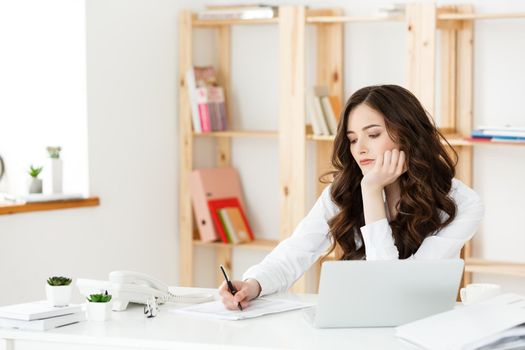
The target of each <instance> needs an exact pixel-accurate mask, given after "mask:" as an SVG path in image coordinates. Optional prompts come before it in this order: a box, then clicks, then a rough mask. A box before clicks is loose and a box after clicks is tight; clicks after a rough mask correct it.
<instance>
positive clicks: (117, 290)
mask: <svg viewBox="0 0 525 350" xmlns="http://www.w3.org/2000/svg"><path fill="white" fill-rule="evenodd" d="M77 286H78V288H79V290H80V293H82V294H83V295H85V296H88V295H89V294H93V293H95V292H98V291H100V290H107V291H108V292H109V293H110V294H111V295H112V296H113V300H114V301H113V311H123V310H126V308H127V306H128V303H130V302H131V303H138V304H146V303H147V301H148V299H151V298H152V297H154V298H155V299H156V300H157V302H158V303H159V304H163V303H165V302H174V303H202V302H205V301H211V300H213V294H211V293H196V294H183V295H174V294H172V293H170V291H169V288H168V285H167V284H165V283H163V282H161V281H160V280H158V279H155V278H153V277H151V276H149V275H146V274H144V273H140V272H133V271H113V272H111V273H110V274H109V281H97V280H88V279H77Z"/></svg>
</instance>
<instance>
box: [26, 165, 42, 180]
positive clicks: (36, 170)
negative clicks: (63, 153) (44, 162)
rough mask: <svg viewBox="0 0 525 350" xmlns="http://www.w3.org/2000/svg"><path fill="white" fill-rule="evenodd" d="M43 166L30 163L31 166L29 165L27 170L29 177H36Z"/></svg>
mask: <svg viewBox="0 0 525 350" xmlns="http://www.w3.org/2000/svg"><path fill="white" fill-rule="evenodd" d="M43 168H44V167H43V166H40V167H34V166H33V164H31V166H30V167H29V171H28V172H27V173H28V174H29V175H30V176H31V177H34V178H35V179H36V178H37V177H38V175H40V173H41V172H42V169H43Z"/></svg>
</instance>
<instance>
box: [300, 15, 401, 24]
mask: <svg viewBox="0 0 525 350" xmlns="http://www.w3.org/2000/svg"><path fill="white" fill-rule="evenodd" d="M404 20H405V18H404V17H403V16H390V17H386V16H308V17H306V23H308V24H321V23H352V22H354V23H355V22H402V21H404Z"/></svg>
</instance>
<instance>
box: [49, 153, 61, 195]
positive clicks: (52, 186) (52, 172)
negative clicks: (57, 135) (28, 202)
mask: <svg viewBox="0 0 525 350" xmlns="http://www.w3.org/2000/svg"><path fill="white" fill-rule="evenodd" d="M46 150H47V153H48V154H49V160H48V164H47V168H48V171H47V172H48V176H47V177H46V181H48V182H47V183H46V184H45V187H46V192H49V193H62V159H60V151H62V148H61V147H60V146H56V147H53V146H49V147H47V148H46Z"/></svg>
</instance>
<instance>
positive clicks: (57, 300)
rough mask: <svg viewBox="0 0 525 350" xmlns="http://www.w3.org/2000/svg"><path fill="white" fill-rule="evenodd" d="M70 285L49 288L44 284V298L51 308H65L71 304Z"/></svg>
mask: <svg viewBox="0 0 525 350" xmlns="http://www.w3.org/2000/svg"><path fill="white" fill-rule="evenodd" d="M71 290H72V287H71V285H69V286H50V285H49V284H47V283H46V297H47V300H48V301H49V303H50V304H51V305H53V306H67V305H69V303H70V302H71Z"/></svg>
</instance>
